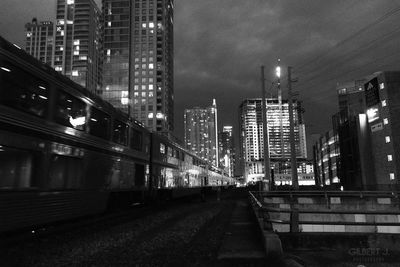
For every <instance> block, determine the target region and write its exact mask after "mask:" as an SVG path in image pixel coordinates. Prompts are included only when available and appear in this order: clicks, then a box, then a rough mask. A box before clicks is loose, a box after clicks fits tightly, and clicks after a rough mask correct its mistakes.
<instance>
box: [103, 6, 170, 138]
mask: <svg viewBox="0 0 400 267" xmlns="http://www.w3.org/2000/svg"><path fill="white" fill-rule="evenodd" d="M103 14H104V31H105V35H104V36H105V40H104V41H105V42H104V58H105V61H104V72H103V74H104V75H103V77H104V85H103V89H102V97H103V98H104V99H106V100H107V101H109V102H110V103H111V104H112V105H114V106H115V107H117V108H119V109H121V110H123V111H125V112H127V113H129V114H130V116H132V117H134V118H136V119H137V120H139V121H141V122H142V123H143V124H144V125H145V126H146V127H147V128H149V129H151V130H154V131H158V132H166V133H170V132H171V131H172V130H173V125H174V121H173V116H174V113H173V103H174V102H173V95H174V92H173V0H147V1H138V0H103Z"/></svg>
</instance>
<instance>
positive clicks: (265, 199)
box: [263, 197, 274, 204]
mask: <svg viewBox="0 0 400 267" xmlns="http://www.w3.org/2000/svg"><path fill="white" fill-rule="evenodd" d="M263 202H264V203H266V204H272V203H274V202H273V201H272V198H270V197H264V199H263Z"/></svg>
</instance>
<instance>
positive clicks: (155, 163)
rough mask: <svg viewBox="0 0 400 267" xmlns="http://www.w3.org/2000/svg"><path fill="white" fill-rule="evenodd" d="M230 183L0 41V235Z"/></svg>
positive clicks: (226, 178) (174, 145)
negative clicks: (111, 206) (159, 197)
mask: <svg viewBox="0 0 400 267" xmlns="http://www.w3.org/2000/svg"><path fill="white" fill-rule="evenodd" d="M232 184H233V179H232V178H229V177H227V175H226V174H225V173H223V172H222V171H221V170H219V169H216V168H214V167H211V166H208V165H207V164H206V163H205V162H204V161H202V160H201V159H199V158H198V157H196V156H195V155H193V154H191V153H189V152H188V151H186V150H185V149H184V148H182V147H181V146H179V145H178V144H177V143H174V142H172V141H171V140H169V139H168V138H167V137H165V136H161V135H159V134H156V133H152V132H150V131H148V130H146V129H145V128H144V127H143V126H142V125H141V124H140V123H139V122H137V121H135V120H133V119H131V118H129V117H128V116H127V115H126V114H124V113H122V112H120V111H118V110H117V109H115V108H113V107H112V106H111V105H110V104H109V103H107V102H105V101H103V100H102V99H101V98H99V97H97V96H96V95H94V94H91V93H90V92H88V91H87V90H85V89H84V88H83V87H81V86H79V85H77V84H75V83H74V82H72V81H71V80H69V79H68V78H66V77H64V76H62V75H60V74H58V73H57V72H56V71H54V70H53V69H52V68H51V67H49V66H47V65H45V64H42V63H41V62H39V61H38V60H36V59H34V58H33V57H31V56H30V55H28V54H26V53H25V52H24V51H23V50H21V49H20V48H18V47H16V46H15V45H13V44H11V43H9V42H7V41H6V40H4V39H3V38H1V37H0V232H5V231H10V230H16V229H21V228H26V227H32V226H38V225H45V224H48V223H51V222H56V221H61V220H66V219H72V218H76V217H80V216H85V215H89V214H96V213H101V212H103V211H105V210H106V208H107V207H109V206H110V205H124V204H131V203H133V202H135V201H143V199H145V198H148V197H149V198H150V197H157V196H159V195H162V196H166V197H174V196H179V195H185V194H187V193H188V192H191V191H193V190H197V191H199V192H200V190H202V189H203V188H205V187H209V186H221V185H232ZM138 198H140V199H139V200H138Z"/></svg>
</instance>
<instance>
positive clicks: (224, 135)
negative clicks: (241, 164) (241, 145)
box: [218, 126, 235, 176]
mask: <svg viewBox="0 0 400 267" xmlns="http://www.w3.org/2000/svg"><path fill="white" fill-rule="evenodd" d="M232 129H233V128H232V126H224V127H223V129H222V132H219V133H218V146H219V167H220V168H224V169H225V170H226V172H227V173H228V174H229V176H234V173H235V144H234V141H233V131H232Z"/></svg>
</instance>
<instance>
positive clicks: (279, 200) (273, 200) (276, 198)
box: [272, 197, 285, 204]
mask: <svg viewBox="0 0 400 267" xmlns="http://www.w3.org/2000/svg"><path fill="white" fill-rule="evenodd" d="M272 203H275V204H281V203H285V200H284V199H283V198H282V197H273V198H272Z"/></svg>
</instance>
